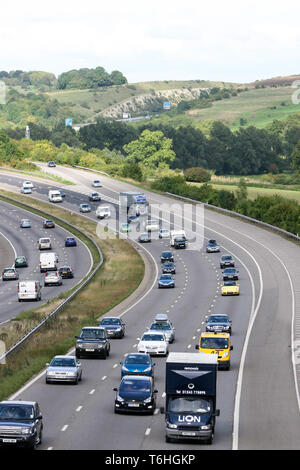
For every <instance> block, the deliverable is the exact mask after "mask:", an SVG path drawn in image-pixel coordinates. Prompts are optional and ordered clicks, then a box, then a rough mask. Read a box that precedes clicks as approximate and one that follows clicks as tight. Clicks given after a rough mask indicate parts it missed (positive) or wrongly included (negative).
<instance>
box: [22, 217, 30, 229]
mask: <svg viewBox="0 0 300 470" xmlns="http://www.w3.org/2000/svg"><path fill="white" fill-rule="evenodd" d="M30 227H31V223H30V220H29V219H22V220H21V222H20V228H30Z"/></svg>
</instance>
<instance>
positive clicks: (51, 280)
mask: <svg viewBox="0 0 300 470" xmlns="http://www.w3.org/2000/svg"><path fill="white" fill-rule="evenodd" d="M53 285H54V286H61V285H62V277H61V275H60V274H59V272H58V271H47V272H46V273H45V279H44V287H46V286H53Z"/></svg>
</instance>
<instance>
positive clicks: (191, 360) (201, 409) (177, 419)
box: [161, 352, 220, 444]
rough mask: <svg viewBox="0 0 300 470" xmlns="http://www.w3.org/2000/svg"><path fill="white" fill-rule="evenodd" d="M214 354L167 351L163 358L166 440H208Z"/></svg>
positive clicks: (210, 439)
mask: <svg viewBox="0 0 300 470" xmlns="http://www.w3.org/2000/svg"><path fill="white" fill-rule="evenodd" d="M217 369H218V363H217V356H216V355H215V354H211V355H208V354H204V353H200V354H199V353H185V352H184V353H176V352H170V353H169V357H168V359H167V361H166V387H165V391H166V406H165V408H161V413H164V414H165V431H166V435H165V438H166V442H173V441H179V440H180V441H184V440H194V441H202V442H204V443H207V444H212V442H213V437H214V432H215V419H216V417H217V416H219V415H220V410H218V409H216V393H217Z"/></svg>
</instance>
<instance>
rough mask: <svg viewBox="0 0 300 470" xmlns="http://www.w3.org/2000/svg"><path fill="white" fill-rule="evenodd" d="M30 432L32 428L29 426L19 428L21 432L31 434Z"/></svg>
mask: <svg viewBox="0 0 300 470" xmlns="http://www.w3.org/2000/svg"><path fill="white" fill-rule="evenodd" d="M31 433H32V429H31V428H23V429H22V430H21V434H31Z"/></svg>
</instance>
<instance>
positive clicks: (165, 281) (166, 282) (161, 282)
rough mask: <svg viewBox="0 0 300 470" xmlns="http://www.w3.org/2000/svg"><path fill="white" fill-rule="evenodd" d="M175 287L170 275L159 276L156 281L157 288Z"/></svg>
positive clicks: (173, 279)
mask: <svg viewBox="0 0 300 470" xmlns="http://www.w3.org/2000/svg"><path fill="white" fill-rule="evenodd" d="M162 287H175V278H174V276H173V275H172V274H161V275H160V277H159V279H158V288H159V289H160V288H162Z"/></svg>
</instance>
